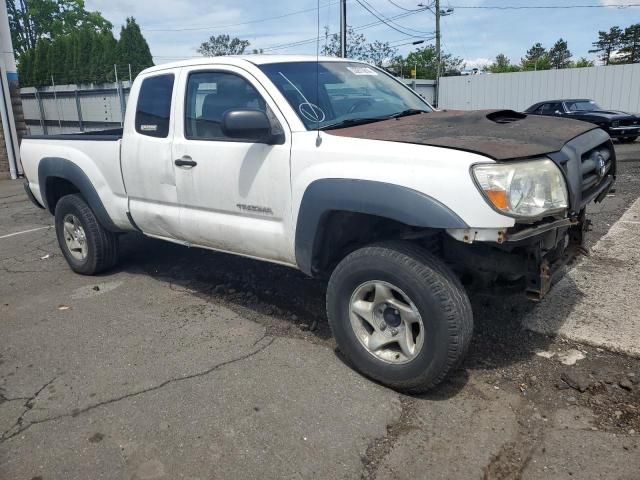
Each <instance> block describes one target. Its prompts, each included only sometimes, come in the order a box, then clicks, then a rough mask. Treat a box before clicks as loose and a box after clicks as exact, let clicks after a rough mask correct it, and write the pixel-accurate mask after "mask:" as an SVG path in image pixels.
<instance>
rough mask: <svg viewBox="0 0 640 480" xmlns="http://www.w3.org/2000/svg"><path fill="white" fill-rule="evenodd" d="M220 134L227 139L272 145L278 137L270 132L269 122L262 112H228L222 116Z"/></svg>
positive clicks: (276, 141)
mask: <svg viewBox="0 0 640 480" xmlns="http://www.w3.org/2000/svg"><path fill="white" fill-rule="evenodd" d="M222 133H224V134H225V136H227V137H229V138H236V139H238V140H246V141H248V142H254V143H266V144H268V145H273V144H275V143H278V141H279V138H278V137H279V136H278V135H273V133H272V132H271V122H269V118H268V117H267V114H266V113H264V112H263V111H262V110H248V109H247V110H228V111H226V112H225V113H224V115H223V116H222Z"/></svg>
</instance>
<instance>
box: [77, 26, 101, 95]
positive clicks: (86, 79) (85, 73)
mask: <svg viewBox="0 0 640 480" xmlns="http://www.w3.org/2000/svg"><path fill="white" fill-rule="evenodd" d="M95 38H96V35H95V33H94V32H92V31H91V30H90V29H88V28H82V29H80V30H79V31H78V32H77V36H76V41H75V44H74V47H75V48H74V53H73V56H74V58H73V64H74V65H73V72H72V79H73V81H74V82H75V83H91V82H92V81H93V79H92V78H91V50H92V48H93V42H94V40H95Z"/></svg>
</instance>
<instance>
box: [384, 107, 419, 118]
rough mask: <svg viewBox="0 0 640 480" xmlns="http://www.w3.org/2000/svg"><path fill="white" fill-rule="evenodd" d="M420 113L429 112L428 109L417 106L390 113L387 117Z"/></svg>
mask: <svg viewBox="0 0 640 480" xmlns="http://www.w3.org/2000/svg"><path fill="white" fill-rule="evenodd" d="M420 113H429V112H428V111H427V110H419V109H417V108H407V109H406V110H403V111H401V112H398V113H394V114H393V115H389V116H388V117H387V118H401V117H408V116H410V115H418V114H420Z"/></svg>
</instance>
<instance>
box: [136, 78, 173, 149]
mask: <svg viewBox="0 0 640 480" xmlns="http://www.w3.org/2000/svg"><path fill="white" fill-rule="evenodd" d="M173 80H174V76H173V74H165V75H157V76H154V77H149V78H145V79H144V80H143V81H142V85H141V86H140V93H139V94H138V105H137V107H136V132H138V133H140V134H142V135H148V136H150V137H158V138H166V137H167V135H169V117H170V116H171V95H172V93H173Z"/></svg>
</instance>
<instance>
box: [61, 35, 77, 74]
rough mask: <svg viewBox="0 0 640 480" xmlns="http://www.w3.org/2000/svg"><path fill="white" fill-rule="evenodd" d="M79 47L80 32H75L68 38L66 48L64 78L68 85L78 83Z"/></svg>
mask: <svg viewBox="0 0 640 480" xmlns="http://www.w3.org/2000/svg"><path fill="white" fill-rule="evenodd" d="M77 45H78V32H74V33H72V34H70V35H68V37H67V41H66V42H65V46H64V68H63V71H64V77H65V78H66V79H67V83H76V81H77V78H76V49H77Z"/></svg>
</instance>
